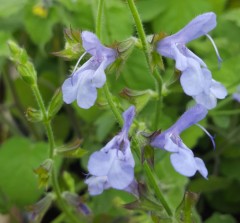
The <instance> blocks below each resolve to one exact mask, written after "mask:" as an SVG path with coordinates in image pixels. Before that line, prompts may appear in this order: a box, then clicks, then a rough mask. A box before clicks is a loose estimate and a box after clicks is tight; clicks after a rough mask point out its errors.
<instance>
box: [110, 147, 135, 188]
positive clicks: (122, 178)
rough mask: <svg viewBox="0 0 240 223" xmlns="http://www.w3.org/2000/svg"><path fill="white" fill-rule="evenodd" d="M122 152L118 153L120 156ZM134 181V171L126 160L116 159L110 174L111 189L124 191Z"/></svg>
mask: <svg viewBox="0 0 240 223" xmlns="http://www.w3.org/2000/svg"><path fill="white" fill-rule="evenodd" d="M119 153H121V151H118V155H119ZM133 179H134V169H133V167H132V166H131V164H130V163H128V162H127V161H126V160H121V159H118V158H116V159H115V160H114V162H113V163H112V166H111V169H110V170H109V173H108V182H109V184H110V185H111V187H113V188H115V189H119V190H122V189H124V188H126V187H127V186H128V185H129V184H130V183H131V182H132V181H133Z"/></svg>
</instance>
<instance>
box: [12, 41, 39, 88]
mask: <svg viewBox="0 0 240 223" xmlns="http://www.w3.org/2000/svg"><path fill="white" fill-rule="evenodd" d="M8 46H9V49H10V53H11V60H12V61H13V62H14V63H15V66H16V68H17V71H18V72H19V74H20V75H21V77H22V79H23V80H24V81H25V82H26V83H27V84H29V85H33V84H35V83H36V81H37V73H36V71H35V68H34V66H33V64H32V63H31V62H30V61H29V58H28V55H27V53H26V51H25V50H24V49H22V48H21V47H19V46H18V45H17V44H16V43H15V42H13V41H8Z"/></svg>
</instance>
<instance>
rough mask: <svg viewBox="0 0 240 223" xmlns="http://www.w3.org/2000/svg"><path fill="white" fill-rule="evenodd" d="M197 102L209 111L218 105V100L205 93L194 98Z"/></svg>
mask: <svg viewBox="0 0 240 223" xmlns="http://www.w3.org/2000/svg"><path fill="white" fill-rule="evenodd" d="M193 98H194V99H195V101H196V102H197V103H199V104H201V105H203V106H205V107H206V108H207V109H212V108H214V107H216V105H217V99H216V97H215V96H214V95H213V94H211V93H210V94H206V93H205V92H203V93H201V94H199V95H196V96H194V97H193Z"/></svg>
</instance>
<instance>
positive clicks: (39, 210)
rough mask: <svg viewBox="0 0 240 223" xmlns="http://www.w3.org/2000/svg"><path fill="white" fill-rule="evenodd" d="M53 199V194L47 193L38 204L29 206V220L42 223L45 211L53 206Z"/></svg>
mask: <svg viewBox="0 0 240 223" xmlns="http://www.w3.org/2000/svg"><path fill="white" fill-rule="evenodd" d="M52 201H53V196H52V195H51V194H47V195H46V196H45V197H44V198H42V199H41V200H40V201H38V202H37V203H36V204H34V205H31V206H29V207H27V212H28V213H27V216H28V219H29V222H34V223H40V222H41V220H42V218H43V217H44V215H45V213H46V212H47V210H48V209H49V207H50V206H51V204H52Z"/></svg>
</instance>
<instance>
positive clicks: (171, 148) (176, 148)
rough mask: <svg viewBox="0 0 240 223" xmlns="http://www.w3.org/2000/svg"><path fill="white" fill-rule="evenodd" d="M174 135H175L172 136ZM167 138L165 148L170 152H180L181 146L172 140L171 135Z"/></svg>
mask: <svg viewBox="0 0 240 223" xmlns="http://www.w3.org/2000/svg"><path fill="white" fill-rule="evenodd" d="M172 137H174V136H172ZM176 137H179V136H176ZM165 139H166V143H165V146H164V149H165V150H167V151H168V152H178V151H179V149H180V148H179V146H178V145H177V144H176V143H174V142H173V141H172V139H171V137H170V135H166V137H165ZM179 139H180V138H179ZM180 140H181V139H180Z"/></svg>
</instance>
